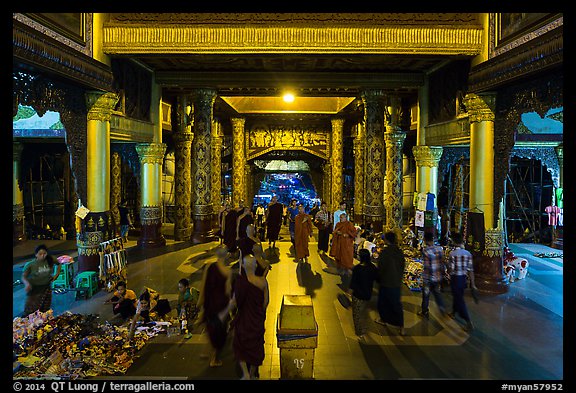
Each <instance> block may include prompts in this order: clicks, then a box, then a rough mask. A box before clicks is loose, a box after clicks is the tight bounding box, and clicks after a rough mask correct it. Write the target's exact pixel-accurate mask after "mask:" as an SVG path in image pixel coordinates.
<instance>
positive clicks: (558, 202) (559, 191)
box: [556, 187, 564, 209]
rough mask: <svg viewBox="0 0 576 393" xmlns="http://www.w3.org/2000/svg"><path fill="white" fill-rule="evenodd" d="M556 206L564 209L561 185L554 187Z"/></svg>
mask: <svg viewBox="0 0 576 393" xmlns="http://www.w3.org/2000/svg"><path fill="white" fill-rule="evenodd" d="M556 206H558V207H559V208H560V209H564V189H563V188H562V187H558V188H557V189H556Z"/></svg>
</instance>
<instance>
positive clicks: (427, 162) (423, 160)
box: [412, 146, 443, 168]
mask: <svg viewBox="0 0 576 393" xmlns="http://www.w3.org/2000/svg"><path fill="white" fill-rule="evenodd" d="M442 151H443V150H442V147H440V146H414V147H413V148H412V153H413V154H414V159H415V160H416V166H418V167H421V166H426V167H430V168H435V167H438V163H439V162H440V158H441V157H442Z"/></svg>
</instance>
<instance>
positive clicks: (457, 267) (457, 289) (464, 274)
mask: <svg viewBox="0 0 576 393" xmlns="http://www.w3.org/2000/svg"><path fill="white" fill-rule="evenodd" d="M452 242H453V244H454V245H455V248H454V250H452V251H451V252H450V255H449V257H448V273H449V274H450V287H451V288H452V312H451V313H449V314H448V315H449V316H450V317H451V318H455V316H456V314H458V315H459V316H460V317H461V318H462V319H464V321H466V326H465V327H464V330H466V331H467V332H471V331H472V330H474V325H473V324H472V320H471V319H470V315H469V314H468V308H467V307H466V302H465V301H464V290H465V289H466V284H467V278H468V277H469V278H470V285H471V287H472V289H473V290H477V288H476V284H475V282H474V265H473V263H472V254H471V253H470V252H469V251H468V250H466V249H465V248H464V239H463V237H462V234H460V233H459V232H455V233H453V234H452Z"/></svg>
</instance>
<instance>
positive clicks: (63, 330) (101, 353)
mask: <svg viewBox="0 0 576 393" xmlns="http://www.w3.org/2000/svg"><path fill="white" fill-rule="evenodd" d="M49 313H50V314H48V313H47V314H48V317H47V316H43V317H42V318H43V319H44V323H38V320H40V316H37V317H36V318H33V321H34V322H33V323H32V324H30V325H28V326H26V327H24V326H23V325H24V324H25V323H24V322H25V321H23V319H18V318H17V319H15V320H14V324H13V329H14V346H13V347H14V355H15V356H17V357H18V361H19V362H20V364H21V366H22V367H19V369H18V370H17V371H16V372H15V373H14V375H13V378H14V379H30V378H36V379H38V378H48V379H52V378H59V379H77V378H85V377H90V376H102V375H118V374H123V373H125V372H126V371H127V369H128V368H129V367H130V366H131V365H132V362H133V359H134V355H135V354H136V352H137V351H139V350H140V349H141V348H142V347H143V346H144V345H145V344H146V342H147V340H149V339H150V337H151V336H150V335H149V334H146V333H145V332H136V334H135V335H134V340H133V341H132V342H129V340H128V327H125V326H120V327H119V326H114V325H110V324H109V323H107V322H106V324H104V325H102V324H99V323H98V321H97V318H98V317H97V316H95V315H82V314H72V313H70V312H66V313H64V314H62V315H60V316H58V317H55V318H49V316H51V311H49ZM25 319H26V318H25Z"/></svg>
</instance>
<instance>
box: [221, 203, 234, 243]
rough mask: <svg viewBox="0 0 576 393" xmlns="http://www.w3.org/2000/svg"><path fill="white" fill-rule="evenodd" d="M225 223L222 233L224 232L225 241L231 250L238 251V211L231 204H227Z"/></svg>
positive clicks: (224, 214)
mask: <svg viewBox="0 0 576 393" xmlns="http://www.w3.org/2000/svg"><path fill="white" fill-rule="evenodd" d="M223 216H224V217H223V220H222V222H223V225H222V234H223V238H224V239H223V243H224V244H225V245H226V247H227V248H228V251H229V252H235V251H236V237H237V233H236V231H237V230H238V227H237V226H236V224H237V222H236V220H237V218H238V212H237V210H236V209H234V208H232V206H230V205H226V212H225V213H223Z"/></svg>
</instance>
